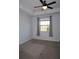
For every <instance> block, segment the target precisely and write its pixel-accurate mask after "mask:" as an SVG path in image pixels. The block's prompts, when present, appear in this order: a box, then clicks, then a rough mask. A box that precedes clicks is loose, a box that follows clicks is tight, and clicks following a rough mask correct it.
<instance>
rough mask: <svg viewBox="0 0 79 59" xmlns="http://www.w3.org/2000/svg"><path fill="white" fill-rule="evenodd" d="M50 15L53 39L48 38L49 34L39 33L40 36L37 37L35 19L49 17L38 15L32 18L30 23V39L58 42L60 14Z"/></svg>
mask: <svg viewBox="0 0 79 59" xmlns="http://www.w3.org/2000/svg"><path fill="white" fill-rule="evenodd" d="M51 15H52V23H53V26H52V29H53V37H49V35H48V34H49V32H47V33H45V32H41V34H40V36H37V35H36V34H37V17H41V18H44V17H48V16H50V14H49V15H40V16H35V17H33V20H32V23H33V31H32V32H33V34H32V38H34V39H41V40H49V41H60V13H59V12H57V13H53V14H51Z"/></svg>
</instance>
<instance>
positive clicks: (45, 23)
mask: <svg viewBox="0 0 79 59" xmlns="http://www.w3.org/2000/svg"><path fill="white" fill-rule="evenodd" d="M49 24H50V21H40V25H49Z"/></svg>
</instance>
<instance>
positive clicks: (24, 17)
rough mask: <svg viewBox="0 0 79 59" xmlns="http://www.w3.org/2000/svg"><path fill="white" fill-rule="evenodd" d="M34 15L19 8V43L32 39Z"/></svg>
mask: <svg viewBox="0 0 79 59" xmlns="http://www.w3.org/2000/svg"><path fill="white" fill-rule="evenodd" d="M31 19H32V17H31V16H30V15H29V14H27V13H26V12H25V11H23V10H22V9H21V8H20V9H19V44H22V43H24V42H26V41H28V40H30V39H31V33H32V26H31V25H32V21H31Z"/></svg>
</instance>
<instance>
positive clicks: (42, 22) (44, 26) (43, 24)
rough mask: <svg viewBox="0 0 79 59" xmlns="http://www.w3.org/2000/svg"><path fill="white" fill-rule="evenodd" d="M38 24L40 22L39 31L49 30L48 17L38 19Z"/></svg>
mask: <svg viewBox="0 0 79 59" xmlns="http://www.w3.org/2000/svg"><path fill="white" fill-rule="evenodd" d="M39 24H40V31H41V32H48V31H49V25H50V20H49V18H45V19H40V23H39Z"/></svg>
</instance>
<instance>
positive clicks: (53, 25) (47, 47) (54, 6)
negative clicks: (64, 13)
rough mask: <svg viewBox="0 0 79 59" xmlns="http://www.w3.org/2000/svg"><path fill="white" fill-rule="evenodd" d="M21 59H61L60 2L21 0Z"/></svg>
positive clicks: (53, 0)
mask: <svg viewBox="0 0 79 59" xmlns="http://www.w3.org/2000/svg"><path fill="white" fill-rule="evenodd" d="M19 59H60V0H19Z"/></svg>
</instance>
